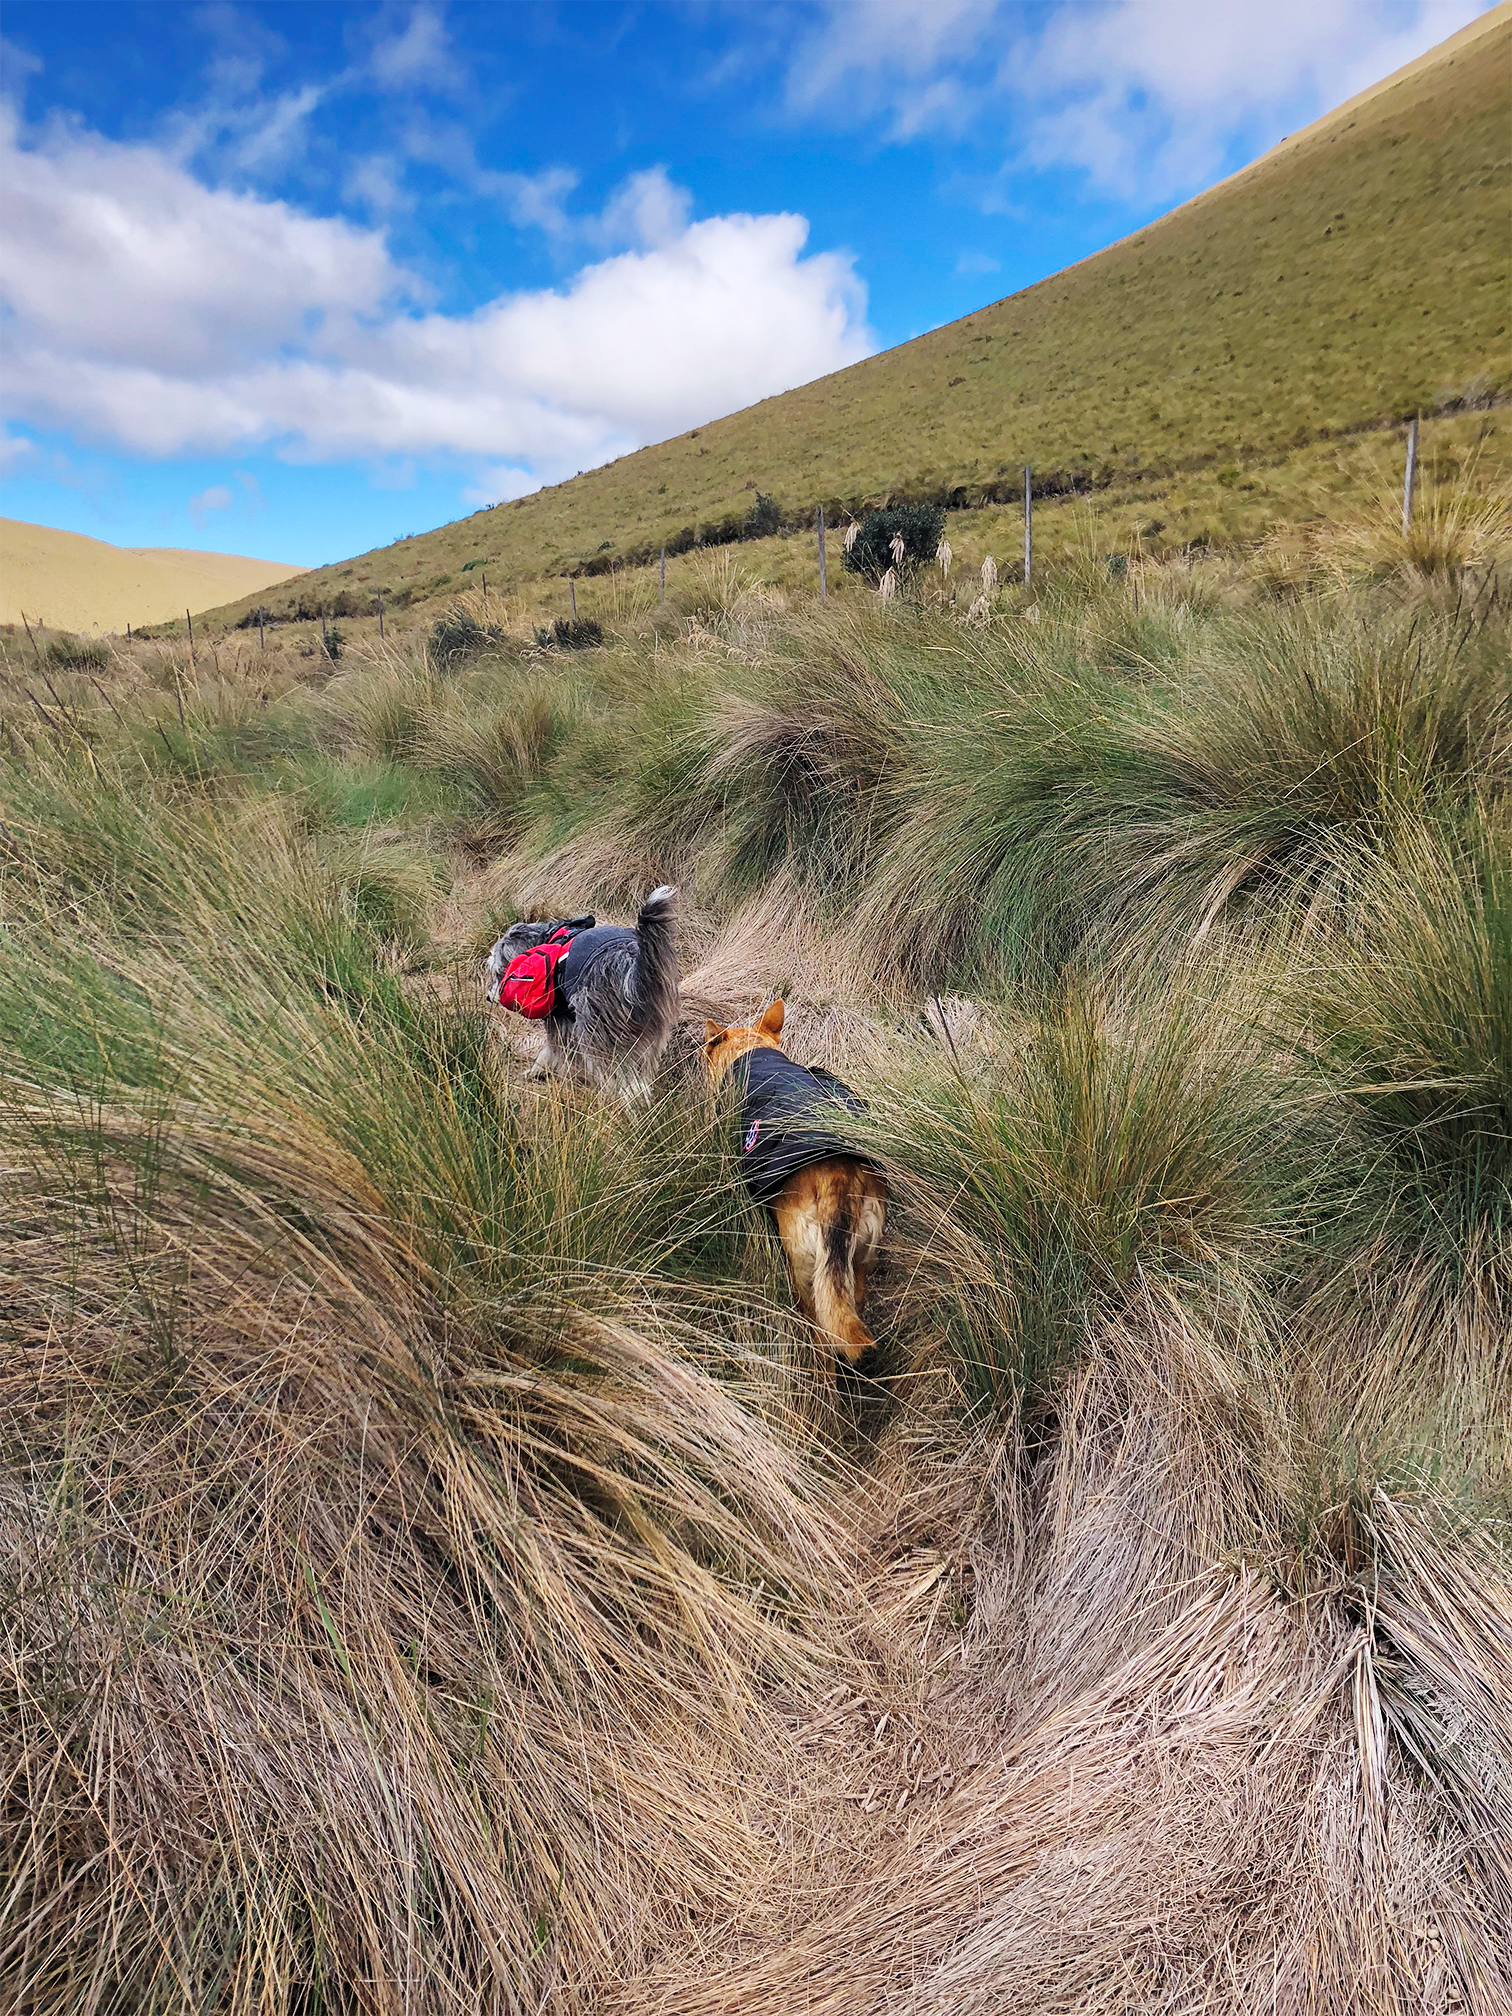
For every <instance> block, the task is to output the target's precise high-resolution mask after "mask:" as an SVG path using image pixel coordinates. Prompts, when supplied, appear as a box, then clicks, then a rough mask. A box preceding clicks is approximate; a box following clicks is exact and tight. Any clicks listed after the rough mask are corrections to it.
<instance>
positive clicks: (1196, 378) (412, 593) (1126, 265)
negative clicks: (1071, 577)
mask: <svg viewBox="0 0 1512 2016" xmlns="http://www.w3.org/2000/svg"><path fill="white" fill-rule="evenodd" d="M1509 193H1512V0H1509V4H1504V5H1502V6H1500V7H1497V8H1495V9H1494V10H1493V11H1492V12H1491V13H1489V14H1487V15H1485V16H1483V17H1482V18H1481V19H1480V20H1479V21H1477V22H1476V23H1474V24H1473V25H1472V26H1471V27H1469V28H1467V29H1465V30H1463V31H1462V32H1461V33H1460V34H1458V35H1456V36H1454V37H1452V38H1451V39H1450V40H1449V41H1448V42H1445V43H1443V44H1441V45H1440V46H1439V48H1437V49H1436V50H1433V51H1431V52H1430V53H1429V54H1428V55H1427V56H1425V57H1423V58H1421V59H1420V60H1419V61H1417V62H1415V63H1413V64H1411V65H1409V66H1408V67H1407V68H1406V69H1404V70H1401V71H1399V72H1397V73H1396V74H1395V75H1394V76H1392V77H1390V78H1388V79H1386V80H1385V81H1384V82H1382V83H1381V84H1378V85H1376V86H1374V87H1372V88H1371V89H1370V90H1369V91H1367V92H1364V93H1362V94H1361V95H1360V96H1359V97H1357V98H1355V99H1352V100H1351V101H1350V102H1349V103H1348V104H1347V105H1344V106H1342V107H1340V108H1339V110H1338V111H1337V112H1334V113H1332V114H1330V115H1329V116H1328V117H1326V118H1324V119H1321V120H1319V121H1318V122H1317V123H1316V124H1314V125H1312V126H1310V127H1308V128H1307V129H1306V131H1305V132H1302V133H1298V134H1296V135H1294V136H1292V137H1291V138H1289V139H1287V140H1285V141H1283V142H1282V143H1281V145H1280V146H1278V147H1276V148H1274V149H1273V150H1272V151H1271V152H1270V153H1269V154H1267V155H1265V156H1264V157H1263V159H1261V160H1259V161H1257V162H1255V163H1254V164H1253V165H1252V166H1250V167H1248V168H1246V169H1244V170H1243V171H1241V172H1240V173H1239V174H1237V175H1234V176H1232V177H1230V178H1229V179H1228V180H1227V181H1225V182H1223V183H1220V184H1219V185H1218V186H1217V187H1215V188H1213V189H1211V190H1209V191H1207V192H1206V193H1205V194H1204V195H1202V196H1199V197H1197V198H1196V199H1195V200H1193V201H1192V202H1189V203H1187V204H1184V205H1183V206H1182V208H1180V209H1179V210H1176V211H1173V212H1172V213H1171V214H1170V215H1169V216H1167V217H1165V218H1162V219H1161V220H1160V221H1159V222H1157V223H1155V224H1153V225H1151V226H1150V227H1149V228H1148V229H1146V230H1143V231H1139V232H1137V233H1135V235H1134V236H1132V237H1130V238H1127V239H1124V240H1123V241H1122V242H1120V243H1119V244H1116V245H1113V246H1110V247H1109V248H1108V249H1107V250H1106V251H1103V252H1099V253H1097V254H1096V255H1095V256H1093V257H1092V258H1089V259H1085V260H1083V261H1081V262H1080V263H1079V264H1078V265H1076V266H1072V267H1069V268H1068V269H1067V270H1066V271H1065V272H1062V273H1058V274H1056V275H1055V276H1054V277H1053V278H1051V279H1048V280H1044V281H1041V282H1040V283H1039V284H1038V285H1037V286H1034V287H1030V288H1028V289H1026V290H1025V291H1024V292H1023V293H1020V294H1015V295H1011V296H1010V297H1009V298H1008V299H1007V300H1005V301H999V302H997V303H995V304H994V305H993V306H991V307H988V308H984V309H982V310H980V311H979V312H977V313H976V314H973V315H968V316H966V317H965V318H964V319H963V320H961V321H959V322H953V323H950V324H949V325H948V326H946V327H944V328H942V329H937V330H935V331H934V332H932V333H931V334H930V335H927V336H922V337H919V338H918V339H916V340H915V341H913V342H910V343H906V344H903V345H902V346H901V347H900V348H898V349H895V350H891V351H888V352H886V353H885V354H883V355H880V356H877V357H873V358H870V359H868V360H867V361H866V362H864V363H861V364H856V365H853V366H851V367H850V368H849V369H847V370H845V371H840V372H836V373H835V374H834V375H832V376H831V377H828V378H822V379H819V380H817V381H816V382H815V383H813V384H811V385H806V386H803V387H801V388H799V389H798V390H797V391H793V392H788V393H784V394H783V395H782V396H781V397H778V398H773V399H767V400H763V401H762V402H761V403H760V404H759V405H756V406H752V407H750V408H748V409H747V410H746V411H744V412H741V413H736V414H733V415H732V416H731V417H729V418H728V419H725V420H719V421H715V422H713V423H711V424H710V425H708V426H705V427H700V428H694V429H692V430H691V431H690V432H688V433H686V434H683V435H679V436H678V437H676V438H675V439H673V440H671V441H666V442H663V443H661V444H659V445H658V446H655V447H651V448H645V449H641V450H640V451H638V452H637V453H635V454H633V455H627V456H625V457H623V458H621V460H619V461H617V462H614V463H611V464H609V465H608V466H606V467H604V468H601V469H595V470H592V471H589V472H588V473H587V474H585V475H582V476H579V477H576V478H574V479H573V481H571V482H570V483H563V484H559V485H557V486H556V487H555V488H553V489H550V490H545V491H540V492H537V493H536V494H535V495H533V496H530V497H526V498H522V499H520V500H518V501H517V502H514V503H511V504H507V505H500V506H497V507H495V508H493V509H491V510H486V511H482V512H478V513H476V514H475V515H473V516H472V517H470V518H466V519H462V520H459V521H458V522H457V523H455V524H452V525H448V526H444V527H442V528H440V529H439V530H437V531H435V532H429V533H424V534H421V535H419V536H417V537H415V538H412V539H406V540H402V541H399V542H398V543H396V544H395V545H393V546H390V547H385V548H382V549H380V550H378V551H375V552H372V553H369V554H366V555H364V556H362V557H361V558H360V559H358V560H354V561H350V562H346V563H343V564H341V565H339V566H333V567H327V568H322V569H320V570H318V571H317V572H315V573H312V574H311V575H310V576H309V577H308V578H307V579H306V580H305V581H303V582H301V584H300V597H299V602H300V603H301V604H304V605H306V606H308V607H311V608H313V606H314V605H315V603H316V602H317V601H319V600H320V599H321V598H327V599H329V598H333V597H337V596H340V595H342V594H343V593H344V594H345V597H346V599H347V601H348V602H349V603H351V604H352V605H353V608H354V610H355V609H356V608H358V607H360V608H362V609H366V608H367V607H369V606H370V603H371V597H372V595H373V594H374V592H375V591H376V590H377V589H379V588H382V589H383V590H384V591H385V592H386V593H387V594H388V596H389V597H390V598H396V597H397V599H398V600H400V601H404V600H409V599H424V598H428V597H431V596H435V595H440V594H444V593H449V592H454V591H455V589H456V587H458V586H459V585H466V583H470V582H472V581H475V580H477V579H478V574H477V573H476V572H471V571H470V572H469V573H468V574H467V575H466V576H465V577H464V575H463V574H462V571H461V570H462V569H463V568H464V567H465V566H467V565H468V563H471V565H472V567H473V568H474V569H477V568H479V567H484V566H486V568H487V571H488V574H489V577H490V585H491V586H494V587H497V588H506V587H520V586H523V585H525V584H528V583H530V582H540V581H542V580H543V579H549V578H550V577H552V576H557V577H560V576H561V575H563V574H576V575H584V574H594V573H600V572H603V571H606V570H608V569H611V568H614V567H618V566H623V565H627V564H629V565H634V564H636V563H637V562H645V561H646V560H648V559H650V558H651V557H652V556H653V555H654V554H655V553H656V551H657V550H658V549H659V548H660V547H661V546H662V545H666V546H667V547H668V548H669V549H670V550H671V551H673V552H678V551H682V550H686V549H687V548H688V547H689V546H691V545H693V544H694V543H695V542H701V541H716V540H718V539H721V538H727V537H729V536H731V534H732V533H733V532H734V531H735V530H736V529H738V527H739V526H740V524H741V523H742V520H743V518H744V515H745V513H746V512H747V511H748V510H749V508H750V507H751V505H752V504H753V502H754V500H755V494H756V492H757V491H761V492H765V493H767V494H769V495H771V496H773V497H775V498H776V500H777V502H778V504H779V506H780V507H781V510H782V513H783V515H784V517H785V518H786V519H787V520H788V521H789V522H790V523H795V524H796V523H801V522H806V521H810V520H811V518H812V514H813V510H814V507H815V505H816V504H818V503H820V502H823V503H824V504H825V505H826V507H827V509H828V511H829V512H830V514H831V516H832V517H833V516H835V515H837V514H839V513H841V512H842V511H856V510H859V509H861V508H863V507H864V506H866V505H869V504H872V503H875V502H879V501H882V500H885V499H887V498H889V497H910V498H919V497H930V498H938V499H940V500H942V501H945V502H947V503H949V504H950V505H951V506H952V507H953V508H955V509H958V510H959V509H970V508H973V507H977V506H982V505H990V504H992V503H994V502H1003V501H1005V500H1007V499H1010V498H1017V497H1019V496H1020V495H1021V480H1022V479H1021V474H1020V471H1021V468H1022V465H1023V464H1024V463H1026V462H1029V463H1032V464H1033V465H1034V468H1035V472H1036V484H1037V487H1038V488H1039V490H1040V491H1041V493H1046V492H1048V493H1050V494H1054V493H1056V492H1060V493H1062V494H1064V493H1066V492H1068V491H1071V490H1098V491H1101V492H1104V493H1112V494H1113V495H1114V496H1116V495H1117V494H1119V492H1120V491H1122V492H1124V493H1128V492H1129V491H1130V489H1131V488H1132V487H1134V486H1138V485H1141V484H1143V485H1146V486H1148V485H1149V484H1151V483H1157V482H1161V481H1169V480H1170V479H1172V477H1173V476H1177V475H1179V474H1180V472H1183V471H1187V472H1190V471H1207V472H1209V483H1208V487H1209V488H1210V489H1213V495H1214V496H1215V497H1217V498H1219V499H1220V501H1222V499H1223V496H1224V493H1221V492H1219V491H1218V490H1217V489H1215V488H1213V485H1212V481H1211V478H1212V473H1213V472H1215V471H1221V472H1222V473H1221V476H1220V479H1219V480H1220V481H1227V482H1228V483H1229V484H1230V485H1231V486H1233V487H1235V488H1243V489H1247V490H1251V491H1257V490H1258V491H1261V492H1263V491H1264V488H1265V486H1264V485H1257V484H1255V483H1246V482H1241V480H1240V479H1241V478H1242V477H1243V476H1244V475H1245V473H1246V472H1249V471H1253V470H1255V469H1257V468H1265V467H1267V466H1271V467H1274V466H1276V465H1278V464H1279V463H1281V462H1282V461H1283V460H1284V459H1285V458H1287V457H1288V456H1290V457H1293V458H1295V457H1296V455H1297V454H1298V451H1299V450H1302V449H1306V448H1307V447H1308V446H1309V444H1316V443H1320V442H1337V441H1339V440H1340V439H1341V438H1345V437H1348V436H1351V435H1353V434H1354V433H1356V432H1357V431H1358V430H1361V429H1365V428H1370V427H1374V426H1380V425H1382V424H1384V423H1387V422H1390V421H1394V420H1400V419H1403V418H1405V417H1406V416H1407V415H1409V414H1411V413H1414V412H1417V411H1424V412H1429V413H1431V412H1434V411H1436V410H1444V409H1446V408H1447V409H1453V408H1454V407H1455V406H1457V405H1462V404H1471V405H1476V404H1484V403H1486V402H1487V401H1488V400H1489V399H1491V398H1492V397H1496V396H1500V395H1502V394H1504V393H1506V392H1507V391H1508V390H1509V389H1512V364H1509V347H1512V344H1509V301H1512V258H1509V244H1508V230H1507V211H1508V197H1509ZM1264 501H1265V500H1264V497H1263V496H1261V497H1260V498H1258V499H1257V500H1256V503H1257V508H1258V506H1259V505H1260V504H1262V503H1263V502H1264ZM1204 508H1206V506H1204ZM1254 515H1255V513H1254V512H1253V511H1252V512H1251V516H1252V517H1253V516H1254ZM1220 529H1221V526H1220ZM1188 536H1190V534H1188ZM296 606H297V605H290V613H294V608H295V607H296Z"/></svg>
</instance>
